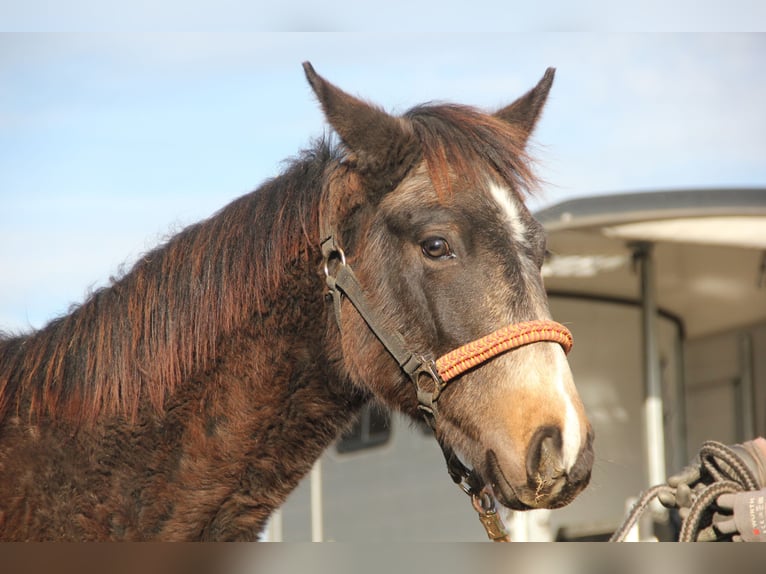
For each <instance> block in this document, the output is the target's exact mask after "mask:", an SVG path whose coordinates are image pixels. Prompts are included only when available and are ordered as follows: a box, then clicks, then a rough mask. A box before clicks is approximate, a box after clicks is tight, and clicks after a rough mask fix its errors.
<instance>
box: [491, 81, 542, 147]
mask: <svg viewBox="0 0 766 574" xmlns="http://www.w3.org/2000/svg"><path fill="white" fill-rule="evenodd" d="M555 73H556V69H555V68H548V69H547V70H545V75H544V76H543V78H542V79H541V80H540V81H539V82H538V83H537V85H536V86H535V87H534V88H532V89H531V90H529V91H528V92H527V93H526V94H524V95H523V96H521V97H520V98H519V99H518V100H516V101H515V102H513V103H512V104H511V105H509V106H506V107H504V108H503V109H502V110H500V111H499V112H497V113H496V114H495V117H498V118H500V119H502V120H505V121H506V122H508V123H510V124H514V125H517V126H519V127H520V128H521V129H522V134H523V137H524V142H525V143H526V141H527V140H528V139H529V136H530V135H531V133H532V131H533V130H534V129H535V124H536V123H537V120H538V119H539V118H540V113H541V112H542V111H543V107H544V106H545V101H546V100H547V99H548V92H550V90H551V85H552V84H553V76H554V75H555Z"/></svg>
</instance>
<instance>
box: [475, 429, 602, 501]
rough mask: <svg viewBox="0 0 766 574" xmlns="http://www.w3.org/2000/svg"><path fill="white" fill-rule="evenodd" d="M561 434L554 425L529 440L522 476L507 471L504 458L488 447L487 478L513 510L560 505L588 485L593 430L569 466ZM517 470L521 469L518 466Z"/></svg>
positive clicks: (485, 469) (497, 496) (497, 495)
mask: <svg viewBox="0 0 766 574" xmlns="http://www.w3.org/2000/svg"><path fill="white" fill-rule="evenodd" d="M561 444H562V441H561V433H560V431H558V429H556V428H553V427H542V428H540V429H538V431H537V432H536V433H535V435H534V436H533V437H532V440H531V441H530V445H529V448H528V450H527V456H526V461H525V463H526V464H525V465H524V469H523V472H522V473H521V474H522V476H521V477H518V476H516V478H515V479H514V478H510V477H511V476H515V475H518V474H520V473H518V472H506V470H504V469H506V468H509V467H508V465H507V464H504V462H505V461H503V460H502V458H501V457H500V456H499V455H498V454H497V453H496V452H495V451H494V450H491V449H490V450H488V451H487V454H486V460H485V468H484V469H483V470H484V472H483V473H482V474H483V475H484V479H485V481H486V482H487V484H489V485H490V486H491V488H492V492H493V494H494V495H495V498H496V499H497V500H498V502H500V504H502V505H503V506H506V507H508V508H511V509H513V510H530V509H535V508H550V509H553V508H561V507H562V506H566V505H567V504H569V503H570V502H571V501H572V500H574V498H575V497H576V496H577V495H578V494H579V493H580V492H581V491H582V490H583V489H584V488H585V487H586V486H587V485H588V482H589V481H590V476H591V469H592V467H593V431H592V429H590V428H589V429H588V434H587V438H586V441H585V443H584V445H583V446H582V448H581V449H580V451H579V453H578V455H577V458H576V460H575V462H574V464H572V465H571V466H570V467H569V468H567V467H566V466H565V464H564V457H563V453H562V446H561ZM514 470H518V469H517V468H516V469H514Z"/></svg>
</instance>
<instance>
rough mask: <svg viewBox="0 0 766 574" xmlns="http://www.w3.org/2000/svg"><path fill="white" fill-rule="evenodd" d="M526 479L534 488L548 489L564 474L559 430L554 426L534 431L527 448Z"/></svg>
mask: <svg viewBox="0 0 766 574" xmlns="http://www.w3.org/2000/svg"><path fill="white" fill-rule="evenodd" d="M526 462H527V464H526V466H527V480H528V481H529V483H530V486H533V487H534V488H535V489H536V490H538V491H540V490H542V489H549V488H550V487H551V486H552V485H553V483H554V482H555V481H556V480H557V479H558V478H560V477H561V476H563V475H564V474H565V471H566V469H565V468H564V461H563V457H562V438H561V430H560V429H559V428H558V427H554V426H545V427H540V428H539V429H537V431H535V434H534V435H533V436H532V440H531V441H530V442H529V449H528V450H527V461H526Z"/></svg>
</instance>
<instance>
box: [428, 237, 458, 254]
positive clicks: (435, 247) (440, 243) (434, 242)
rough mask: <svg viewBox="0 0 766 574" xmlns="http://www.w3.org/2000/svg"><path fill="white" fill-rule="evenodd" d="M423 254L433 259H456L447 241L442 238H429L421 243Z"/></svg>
mask: <svg viewBox="0 0 766 574" xmlns="http://www.w3.org/2000/svg"><path fill="white" fill-rule="evenodd" d="M420 248H421V249H422V250H423V254H424V255H425V256H426V257H430V258H431V259H446V258H448V257H454V253H452V249H451V248H450V246H449V243H447V240H446V239H444V238H442V237H429V238H428V239H426V240H425V241H422V242H421V243H420Z"/></svg>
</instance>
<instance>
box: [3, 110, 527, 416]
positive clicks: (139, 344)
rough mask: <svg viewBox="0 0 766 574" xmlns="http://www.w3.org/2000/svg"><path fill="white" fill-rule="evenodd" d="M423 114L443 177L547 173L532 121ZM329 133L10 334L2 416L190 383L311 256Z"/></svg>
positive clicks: (73, 412)
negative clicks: (105, 280)
mask: <svg viewBox="0 0 766 574" xmlns="http://www.w3.org/2000/svg"><path fill="white" fill-rule="evenodd" d="M404 117H405V118H407V119H408V120H409V121H411V122H412V125H413V128H414V131H415V134H416V137H417V139H418V140H419V144H420V148H421V150H420V151H421V153H422V154H423V158H424V159H425V161H426V163H427V165H428V169H429V173H430V175H431V177H432V180H433V182H434V185H435V186H436V188H437V191H438V192H439V193H440V194H443V193H448V192H449V188H450V183H449V176H448V174H450V173H452V174H454V173H460V174H463V175H464V176H465V177H466V178H477V177H478V175H479V173H480V172H486V171H487V170H488V169H489V170H491V171H494V173H495V174H496V175H497V176H498V177H499V178H501V179H502V180H503V181H505V182H506V183H508V184H509V186H510V187H511V189H513V190H514V192H515V193H518V194H520V195H523V194H524V192H525V191H527V190H529V189H530V188H532V187H534V185H535V181H536V180H535V178H534V177H533V175H532V172H531V169H530V167H529V160H528V157H527V155H526V154H525V153H524V144H525V141H524V134H523V130H521V129H517V128H516V127H515V126H513V125H511V124H508V123H507V122H503V121H501V120H498V119H496V118H493V117H492V116H487V115H484V114H481V113H479V112H477V111H475V110H473V109H471V108H468V107H464V106H457V105H424V106H418V107H416V108H413V109H412V110H410V111H409V112H408V113H407V114H405V116H404ZM342 152H343V150H338V149H334V148H333V147H332V146H330V145H329V144H327V143H326V142H325V141H321V142H319V143H318V144H317V145H316V147H315V149H313V150H311V151H309V152H306V153H304V155H303V156H302V157H301V158H299V159H298V160H296V161H295V162H293V163H292V164H291V165H290V166H289V167H288V169H287V170H286V171H285V172H284V173H283V174H282V175H281V176H279V177H277V178H275V179H273V180H270V181H268V182H266V183H265V184H264V185H262V186H261V187H260V188H259V189H258V190H256V191H255V192H252V193H250V194H248V195H245V196H243V197H241V198H239V199H238V200H235V201H234V202H232V203H231V204H229V205H228V206H226V207H225V208H223V209H222V210H221V211H220V212H219V213H217V214H216V215H215V216H213V217H211V218H209V219H207V220H205V221H202V222H200V223H197V224H194V225H191V226H189V227H187V228H186V229H184V230H183V231H181V232H180V233H179V234H178V235H176V236H174V237H173V238H172V239H170V240H169V241H168V242H167V243H166V244H165V245H163V246H160V247H158V248H156V249H155V250H153V251H151V252H149V253H147V254H146V255H145V256H144V257H143V258H142V259H141V260H140V261H139V262H138V263H136V264H135V266H134V267H133V268H132V269H131V270H130V271H129V272H128V273H127V274H125V275H124V276H123V277H121V278H119V279H118V280H116V281H114V282H113V284H112V285H111V286H109V287H106V288H103V289H100V290H98V291H96V292H94V293H93V294H92V295H91V296H90V297H89V298H88V299H87V300H86V301H85V302H84V303H83V304H82V305H80V306H79V307H77V308H76V309H75V310H74V311H72V312H71V313H70V314H68V315H66V316H63V317H60V318H58V319H55V320H54V321H52V322H51V323H49V324H48V325H47V326H45V327H44V328H42V329H41V330H39V331H37V332H35V333H32V334H30V335H26V336H21V337H8V338H0V364H2V365H3V370H2V372H0V418H4V417H5V416H8V415H9V414H11V413H15V414H17V415H28V416H31V417H34V416H40V415H64V416H66V417H68V418H72V419H74V420H84V421H93V420H95V419H97V418H98V417H99V415H101V414H102V413H121V414H123V415H124V416H126V417H128V418H130V419H133V418H134V417H135V416H136V414H137V412H138V410H139V408H140V407H141V405H142V404H144V403H146V402H147V401H148V403H149V405H151V406H152V407H153V408H155V409H158V410H159V409H161V407H162V405H163V403H164V400H165V398H166V397H167V396H168V395H169V394H171V393H172V392H173V390H174V389H175V388H176V387H177V386H178V384H179V383H180V382H181V381H183V380H184V379H186V378H187V377H189V376H191V375H192V374H194V373H195V372H198V371H200V370H204V369H206V368H208V367H209V366H210V363H211V361H212V360H213V359H214V358H215V356H216V344H217V342H218V341H219V340H220V338H221V337H222V336H224V335H226V334H228V333H231V332H233V331H234V330H236V329H238V328H239V327H241V326H242V325H243V324H244V323H245V322H246V321H248V320H250V319H251V318H252V317H253V315H254V314H256V313H262V312H265V311H266V310H267V308H268V303H269V300H270V298H271V297H273V295H274V293H275V292H276V291H277V289H278V288H279V285H280V281H281V274H282V273H281V272H282V270H283V269H284V267H285V265H286V264H287V263H288V262H290V261H294V260H296V258H299V257H303V258H308V257H311V256H312V255H311V252H310V251H309V249H308V248H307V247H308V246H316V245H317V243H318V241H317V238H318V235H319V232H318V212H319V202H320V199H321V196H322V193H321V192H322V189H323V186H324V182H325V179H326V177H327V171H328V170H327V168H328V165H329V164H330V163H331V162H334V161H335V160H337V159H338V158H339V157H340V155H341V154H342Z"/></svg>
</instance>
